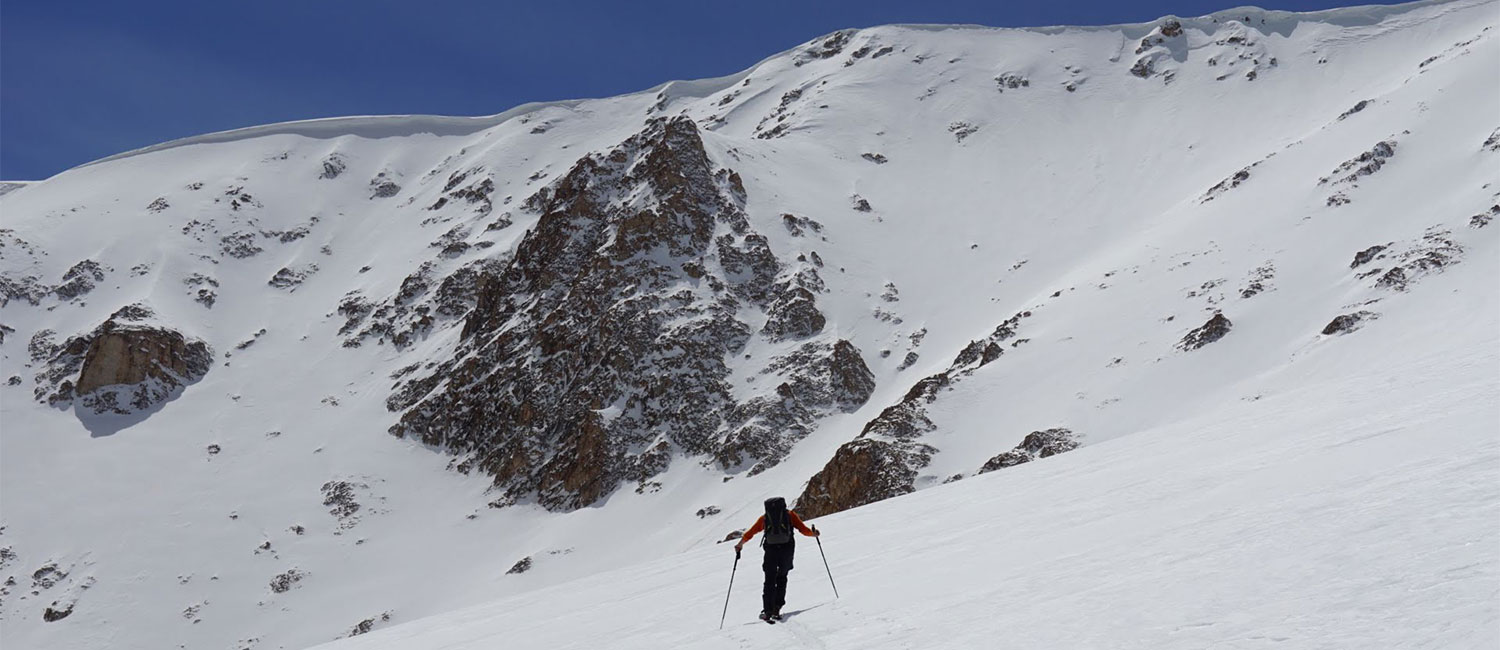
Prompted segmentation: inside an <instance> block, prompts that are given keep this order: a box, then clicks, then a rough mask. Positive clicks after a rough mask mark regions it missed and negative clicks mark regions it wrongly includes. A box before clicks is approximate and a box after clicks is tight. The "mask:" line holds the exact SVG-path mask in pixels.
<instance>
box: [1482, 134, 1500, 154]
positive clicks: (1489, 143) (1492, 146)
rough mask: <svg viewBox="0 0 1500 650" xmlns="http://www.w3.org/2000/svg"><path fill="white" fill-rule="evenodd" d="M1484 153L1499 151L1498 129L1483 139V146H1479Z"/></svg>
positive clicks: (1499, 135) (1499, 138)
mask: <svg viewBox="0 0 1500 650" xmlns="http://www.w3.org/2000/svg"><path fill="white" fill-rule="evenodd" d="M1479 148H1480V149H1483V150H1485V151H1500V128H1496V129H1495V130H1494V131H1491V132H1490V137H1488V138H1485V139H1484V144H1482V145H1479Z"/></svg>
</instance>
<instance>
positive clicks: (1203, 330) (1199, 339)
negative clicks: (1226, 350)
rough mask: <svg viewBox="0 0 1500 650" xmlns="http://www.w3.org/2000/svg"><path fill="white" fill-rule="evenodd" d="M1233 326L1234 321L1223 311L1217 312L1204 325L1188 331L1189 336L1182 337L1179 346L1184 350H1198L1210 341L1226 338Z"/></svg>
mask: <svg viewBox="0 0 1500 650" xmlns="http://www.w3.org/2000/svg"><path fill="white" fill-rule="evenodd" d="M1233 326H1234V323H1231V322H1230V321H1229V319H1228V318H1226V317H1225V316H1224V314H1223V313H1222V312H1220V313H1216V314H1214V315H1213V318H1210V319H1208V322H1207V323H1204V324H1203V326H1201V327H1199V328H1197V329H1195V330H1193V331H1191V332H1188V333H1187V336H1184V337H1182V340H1181V341H1180V342H1178V343H1177V348H1178V349H1180V350H1183V351H1191V350H1197V349H1198V348H1201V347H1203V346H1205V345H1208V344H1209V343H1213V342H1214V341H1217V340H1219V339H1222V338H1224V335H1225V334H1228V333H1229V330H1230V328H1232V327H1233Z"/></svg>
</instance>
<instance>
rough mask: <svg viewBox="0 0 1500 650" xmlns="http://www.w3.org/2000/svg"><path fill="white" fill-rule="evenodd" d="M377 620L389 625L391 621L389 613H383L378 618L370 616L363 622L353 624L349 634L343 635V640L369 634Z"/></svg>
mask: <svg viewBox="0 0 1500 650" xmlns="http://www.w3.org/2000/svg"><path fill="white" fill-rule="evenodd" d="M377 618H378V619H379V620H380V622H381V623H389V622H390V621H391V613H390V612H385V613H382V614H381V615H380V616H378V617H375V616H371V617H370V618H367V619H365V620H363V621H360V622H358V623H355V624H354V627H353V628H350V630H349V634H347V635H345V637H344V638H350V637H356V636H359V635H361V634H369V633H370V632H371V631H373V630H374V629H375V621H376V619H377Z"/></svg>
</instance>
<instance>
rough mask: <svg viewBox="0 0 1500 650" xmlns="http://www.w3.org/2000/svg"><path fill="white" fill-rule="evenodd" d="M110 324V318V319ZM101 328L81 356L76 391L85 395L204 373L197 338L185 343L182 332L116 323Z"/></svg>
mask: <svg viewBox="0 0 1500 650" xmlns="http://www.w3.org/2000/svg"><path fill="white" fill-rule="evenodd" d="M111 323H112V321H111ZM111 323H106V327H104V328H101V332H100V334H99V336H97V337H95V338H94V341H93V343H91V344H90V345H89V351H88V354H87V355H86V356H85V357H84V359H83V373H82V374H80V375H79V376H78V386H77V389H76V390H77V391H78V393H79V394H80V395H86V394H89V393H92V392H94V391H95V390H97V389H99V388H101V387H104V386H110V385H114V384H139V383H141V382H143V381H146V380H148V379H159V380H164V381H167V382H177V381H180V380H181V379H185V378H191V379H197V378H199V377H202V375H203V374H204V373H206V372H208V369H207V368H206V367H205V366H206V365H207V364H205V363H203V361H204V360H205V359H204V357H205V356H206V354H205V348H207V346H206V345H205V344H204V343H202V342H201V341H192V342H189V341H188V340H187V339H186V338H185V337H183V335H182V334H179V333H177V332H173V331H170V330H163V329H155V328H139V329H136V328H130V329H125V328H121V327H118V326H110V325H111Z"/></svg>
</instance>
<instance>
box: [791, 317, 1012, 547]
mask: <svg viewBox="0 0 1500 650" xmlns="http://www.w3.org/2000/svg"><path fill="white" fill-rule="evenodd" d="M1030 317H1031V312H1029V311H1023V312H1019V313H1017V314H1015V315H1014V316H1012V317H1010V318H1008V319H1006V320H1005V322H1002V323H1000V325H998V326H996V327H995V330H994V331H993V332H991V333H990V334H989V335H988V336H985V337H984V338H981V339H979V340H977V341H971V342H970V343H969V344H968V345H966V346H964V349H963V350H961V351H960V352H959V354H958V356H957V357H956V358H955V359H954V360H953V363H951V364H949V366H948V369H946V370H944V371H943V372H940V373H937V374H935V375H930V376H927V377H924V378H922V379H921V380H920V381H918V382H917V383H916V384H915V385H914V386H912V387H911V389H910V390H908V391H906V394H905V395H903V396H902V398H901V401H899V402H897V403H895V404H892V405H891V406H888V407H886V408H885V409H884V410H882V411H881V412H880V415H878V416H876V417H875V419H873V420H870V421H869V422H867V423H866V424H865V426H864V429H863V430H861V431H860V434H859V437H857V438H855V439H854V440H852V441H850V442H847V443H844V445H843V446H841V447H839V449H838V451H836V452H834V455H833V458H832V459H831V460H829V461H828V463H827V464H826V465H824V466H823V469H822V470H819V471H818V473H817V474H814V475H813V477H812V478H811V479H808V482H807V486H806V487H805V488H804V489H803V490H802V494H801V495H800V496H798V497H797V512H798V513H800V514H802V515H803V516H804V517H809V518H811V517H817V516H821V515H826V514H832V513H835V512H839V511H841V510H847V509H849V508H854V507H858V506H862V505H865V504H868V503H874V502H876V501H880V500H881V499H888V498H890V497H893V496H900V495H902V494H906V493H908V492H912V491H913V490H915V489H916V487H915V486H916V480H917V476H918V472H919V471H920V470H921V469H922V468H924V467H926V466H927V465H928V464H929V463H931V462H932V455H933V454H936V453H937V452H938V449H937V448H936V447H934V446H932V445H929V444H927V443H924V442H922V441H921V439H922V437H923V436H924V435H925V434H927V433H928V432H931V431H934V430H936V429H937V425H936V424H934V423H933V422H932V420H931V419H929V418H928V417H927V406H928V405H930V404H932V403H933V402H935V401H937V400H938V398H939V397H940V396H941V394H942V392H943V391H944V390H946V389H948V388H949V387H950V386H951V385H952V384H953V383H954V382H958V381H962V380H963V379H964V378H966V377H968V376H969V375H971V374H973V372H974V371H976V370H978V369H979V368H981V367H984V366H986V365H988V364H990V363H992V362H994V361H995V360H997V359H999V358H1000V357H1001V356H1002V355H1004V354H1005V349H1004V346H1003V345H1002V343H1003V342H1004V341H1006V340H1009V339H1012V338H1015V336H1016V333H1017V331H1018V330H1019V328H1020V326H1021V322H1022V321H1023V320H1024V319H1026V318H1030Z"/></svg>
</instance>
